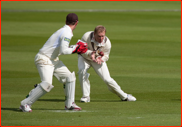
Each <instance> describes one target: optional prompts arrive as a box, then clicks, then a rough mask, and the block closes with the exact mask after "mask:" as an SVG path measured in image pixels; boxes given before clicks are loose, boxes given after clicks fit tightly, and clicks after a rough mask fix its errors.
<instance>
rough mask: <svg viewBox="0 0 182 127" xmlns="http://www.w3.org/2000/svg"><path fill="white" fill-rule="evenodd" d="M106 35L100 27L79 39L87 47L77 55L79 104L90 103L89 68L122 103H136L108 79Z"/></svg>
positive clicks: (108, 41) (108, 45)
mask: <svg viewBox="0 0 182 127" xmlns="http://www.w3.org/2000/svg"><path fill="white" fill-rule="evenodd" d="M105 34H106V28H105V27H104V26H102V25H99V26H97V27H95V30H94V31H89V32H86V33H85V34H84V35H83V37H82V38H81V40H82V41H84V42H86V43H87V45H88V51H87V52H86V53H84V54H79V55H78V69H79V72H78V74H79V82H80V85H81V88H82V92H83V96H82V98H81V99H80V101H81V102H90V81H89V75H90V74H89V73H87V71H88V69H89V68H90V67H93V69H94V70H95V72H96V73H97V74H98V75H99V76H100V77H101V79H102V80H103V81H104V82H105V83H106V85H107V86H108V89H109V90H110V91H111V92H113V93H114V94H116V95H117V96H119V98H120V99H121V100H122V101H136V98H135V97H134V96H132V95H131V94H127V93H125V92H124V91H123V90H121V88H120V86H119V85H118V84H117V83H116V81H115V80H114V79H113V78H111V77H110V73H109V70H108V67H107V64H106V61H107V60H108V59H109V54H110V50H111V42H110V40H109V38H108V37H107V36H105Z"/></svg>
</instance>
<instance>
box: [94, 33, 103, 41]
mask: <svg viewBox="0 0 182 127" xmlns="http://www.w3.org/2000/svg"><path fill="white" fill-rule="evenodd" d="M94 36H95V40H96V41H97V42H99V43H101V42H102V41H103V40H104V38H105V31H103V32H97V33H95V34H94Z"/></svg>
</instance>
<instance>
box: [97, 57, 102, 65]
mask: <svg viewBox="0 0 182 127" xmlns="http://www.w3.org/2000/svg"><path fill="white" fill-rule="evenodd" d="M102 62H104V61H103V60H102V56H98V57H97V58H96V63H98V64H102Z"/></svg>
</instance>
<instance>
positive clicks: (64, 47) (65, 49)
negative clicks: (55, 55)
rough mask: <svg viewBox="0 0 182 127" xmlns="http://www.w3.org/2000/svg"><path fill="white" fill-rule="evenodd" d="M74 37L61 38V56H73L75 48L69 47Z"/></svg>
mask: <svg viewBox="0 0 182 127" xmlns="http://www.w3.org/2000/svg"><path fill="white" fill-rule="evenodd" d="M71 38H72V36H71V35H66V36H62V37H60V38H59V40H60V54H64V55H66V54H72V52H73V48H70V47H69V43H70V41H71Z"/></svg>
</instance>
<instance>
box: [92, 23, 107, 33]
mask: <svg viewBox="0 0 182 127" xmlns="http://www.w3.org/2000/svg"><path fill="white" fill-rule="evenodd" d="M103 31H104V32H105V33H106V28H105V27H104V26H102V25H98V26H96V27H95V29H94V33H98V32H99V33H100V32H103Z"/></svg>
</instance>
